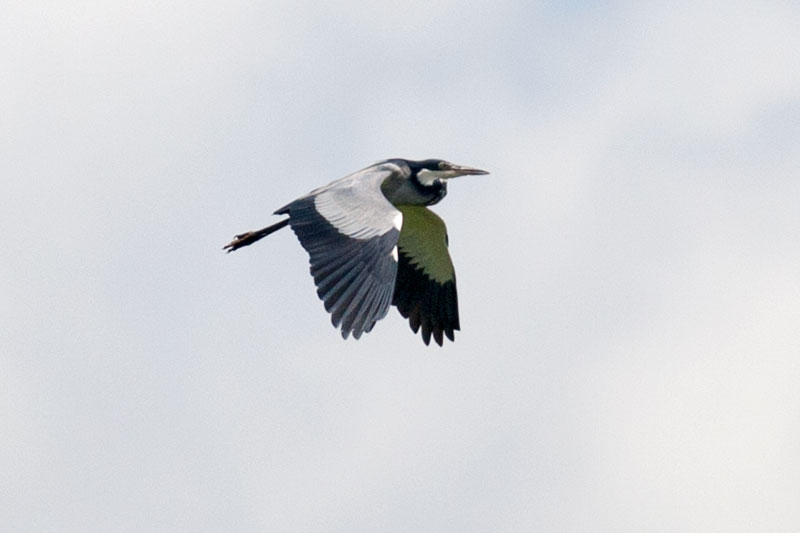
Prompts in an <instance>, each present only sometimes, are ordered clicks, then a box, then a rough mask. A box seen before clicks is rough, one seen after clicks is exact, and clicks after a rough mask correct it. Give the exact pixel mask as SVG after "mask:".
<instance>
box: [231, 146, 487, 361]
mask: <svg viewBox="0 0 800 533" xmlns="http://www.w3.org/2000/svg"><path fill="white" fill-rule="evenodd" d="M481 174H488V172H487V171H485V170H480V169H477V168H472V167H467V166H461V165H455V164H453V163H450V162H448V161H444V160H441V159H426V160H424V161H411V160H406V159H387V160H385V161H381V162H378V163H375V164H374V165H371V166H368V167H366V168H364V169H362V170H359V171H357V172H354V173H352V174H349V175H347V176H345V177H343V178H340V179H338V180H335V181H333V182H331V183H329V184H328V185H325V186H323V187H320V188H318V189H314V190H313V191H311V192H310V193H308V194H306V195H305V196H301V197H300V198H298V199H297V200H295V201H293V202H291V203H289V204H286V205H285V206H283V207H281V208H280V209H278V210H277V211H275V213H274V214H275V215H286V216H287V217H288V218H285V219H283V220H281V221H280V222H278V223H276V224H273V225H271V226H267V227H266V228H263V229H260V230H256V231H248V232H246V233H242V234H239V235H236V236H235V237H234V239H233V240H232V241H231V242H230V243H228V244H227V245H225V246H224V247H223V250H227V251H228V252H229V253H230V252H233V251H234V250H238V249H239V248H242V247H244V246H249V245H251V244H253V243H254V242H256V241H258V240H260V239H263V238H264V237H266V236H267V235H270V234H272V233H274V232H276V231H278V230H279V229H282V228H284V227H286V226H287V225H288V226H290V227H291V228H292V230H293V231H294V233H295V234H296V235H297V238H298V240H299V241H300V244H301V245H302V246H303V248H305V250H306V252H308V255H309V263H310V271H311V275H312V277H313V278H314V283H315V285H316V287H317V295H318V296H319V298H320V299H321V300H322V302H323V304H324V307H325V310H326V311H328V312H329V313H330V314H331V323H332V324H333V327H334V328H341V334H342V337H343V338H345V339H347V337H348V336H349V335H350V334H352V335H353V337H354V338H356V339H358V338H360V337H361V335H362V334H363V333H368V332H370V331H371V330H372V328H373V326H374V325H375V323H376V322H377V321H379V320H381V319H382V318H384V317H385V316H386V315H387V314H388V312H389V307H390V306H392V305H394V306H395V307H397V310H398V311H399V312H400V314H401V315H402V316H403V317H404V318H407V319H408V321H409V325H410V326H411V330H412V331H413V332H414V333H415V334H416V333H417V332H418V331H419V330H420V329H421V330H422V333H421V335H422V340H423V341H424V342H425V344H426V345H429V344H430V340H431V336H433V338H434V340H435V341H436V343H437V344H438V345H439V346H442V344H443V340H444V337H445V336H446V337H447V338H448V339H450V340H451V341H454V340H455V335H454V332H455V331H456V330H459V329H460V324H459V318H458V298H457V294H456V274H455V270H454V268H453V262H452V260H451V258H450V254H449V252H448V249H447V248H448V236H447V228H446V226H445V224H444V221H443V220H442V219H441V218H440V217H439V216H438V215H436V214H435V213H434V212H433V211H431V210H430V209H428V206H431V205H434V204H436V203H438V202H440V201H441V200H442V199H443V198H444V197H445V195H446V194H447V181H448V180H450V179H452V178H456V177H459V176H467V175H481Z"/></svg>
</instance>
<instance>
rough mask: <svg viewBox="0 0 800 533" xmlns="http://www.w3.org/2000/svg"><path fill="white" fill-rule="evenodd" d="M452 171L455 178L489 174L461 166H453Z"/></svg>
mask: <svg viewBox="0 0 800 533" xmlns="http://www.w3.org/2000/svg"><path fill="white" fill-rule="evenodd" d="M450 171H451V172H452V173H453V177H454V178H457V177H458V176H481V175H483V174H488V173H489V172H487V171H485V170H481V169H479V168H472V167H462V166H461V165H453V166H452V168H450Z"/></svg>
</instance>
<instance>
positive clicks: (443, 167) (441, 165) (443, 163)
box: [439, 161, 449, 170]
mask: <svg viewBox="0 0 800 533" xmlns="http://www.w3.org/2000/svg"><path fill="white" fill-rule="evenodd" d="M448 168H449V167H448V166H447V161H439V170H447V169H448Z"/></svg>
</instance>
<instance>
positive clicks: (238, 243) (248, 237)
mask: <svg viewBox="0 0 800 533" xmlns="http://www.w3.org/2000/svg"><path fill="white" fill-rule="evenodd" d="M253 235H254V233H253V232H252V231H248V232H247V233H240V234H239V235H236V236H235V237H234V238H233V240H232V241H231V242H229V243H228V244H226V245H225V246H223V247H222V249H223V250H227V252H228V253H231V252H232V251H234V250H238V249H239V248H241V247H242V246H247V245H248V244H251V243H253V242H254V241H255V240H257V239H253Z"/></svg>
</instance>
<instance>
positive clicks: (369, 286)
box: [275, 165, 402, 338]
mask: <svg viewBox="0 0 800 533" xmlns="http://www.w3.org/2000/svg"><path fill="white" fill-rule="evenodd" d="M392 172H393V169H392V167H391V166H388V165H385V166H379V167H370V168H367V169H364V170H361V171H359V172H356V173H354V174H351V175H349V176H346V177H344V178H342V179H339V180H336V181H334V182H332V183H330V184H329V185H326V186H325V187H322V188H319V189H317V190H315V191H312V192H311V193H309V194H308V195H306V196H304V197H302V198H299V199H297V200H295V201H294V202H292V203H290V204H289V205H286V206H284V207H282V208H281V209H279V210H277V211H276V212H275V213H276V214H287V215H289V225H290V226H291V227H292V230H294V232H295V234H297V237H298V239H299V240H300V244H302V245H303V248H305V249H306V251H307V252H308V255H309V258H310V260H309V262H310V264H311V275H312V276H313V277H314V283H315V284H316V286H317V294H318V295H319V297H320V299H321V300H322V301H323V302H324V304H325V309H326V310H327V311H328V312H329V313H331V322H332V323H333V326H334V327H339V326H341V330H342V336H343V337H344V338H347V336H348V335H349V334H350V333H352V334H353V336H354V337H355V338H359V337H360V336H361V334H362V333H364V332H368V331H370V330H371V329H372V327H373V326H374V325H375V322H377V321H378V320H380V319H381V318H383V317H384V316H386V313H387V312H388V311H389V306H390V305H391V301H392V293H393V292H394V285H395V277H396V275H397V239H398V236H399V234H400V227H401V225H402V214H401V213H400V211H398V210H397V209H395V207H394V206H392V204H390V203H389V201H388V200H387V199H386V197H385V196H384V195H383V193H382V192H381V183H383V181H384V180H385V179H386V178H387V177H389V176H390V175H391V174H392Z"/></svg>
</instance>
